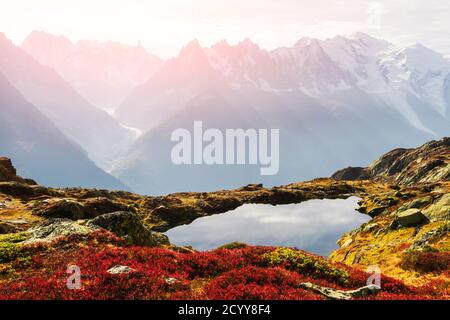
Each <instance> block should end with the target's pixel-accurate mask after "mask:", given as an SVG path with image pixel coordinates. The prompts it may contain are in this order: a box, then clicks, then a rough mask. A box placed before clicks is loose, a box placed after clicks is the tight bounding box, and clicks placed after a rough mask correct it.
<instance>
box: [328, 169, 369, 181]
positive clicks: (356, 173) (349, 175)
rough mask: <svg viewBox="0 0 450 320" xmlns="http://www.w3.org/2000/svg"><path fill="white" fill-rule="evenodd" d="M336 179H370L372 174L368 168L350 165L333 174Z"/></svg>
mask: <svg viewBox="0 0 450 320" xmlns="http://www.w3.org/2000/svg"><path fill="white" fill-rule="evenodd" d="M331 178H332V179H335V180H368V179H370V178H371V174H370V172H369V170H367V168H362V167H348V168H345V169H342V170H339V171H337V172H335V173H334V174H333V175H332V176H331Z"/></svg>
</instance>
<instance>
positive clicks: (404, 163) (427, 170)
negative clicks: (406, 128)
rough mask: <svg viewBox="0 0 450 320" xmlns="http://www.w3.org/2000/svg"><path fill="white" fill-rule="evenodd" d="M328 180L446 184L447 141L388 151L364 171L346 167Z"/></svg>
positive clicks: (449, 157) (449, 171) (449, 159)
mask: <svg viewBox="0 0 450 320" xmlns="http://www.w3.org/2000/svg"><path fill="white" fill-rule="evenodd" d="M332 178H333V179H336V180H365V179H372V180H375V181H380V182H389V183H392V184H403V185H414V184H419V183H432V182H438V181H450V138H443V139H442V140H439V141H431V142H428V143H426V144H424V145H423V146H421V147H419V148H416V149H395V150H392V151H390V152H388V153H386V154H385V155H383V156H382V157H380V158H379V159H378V160H376V161H375V162H373V163H372V164H371V165H370V166H369V167H367V168H354V167H350V168H346V169H343V170H340V171H338V172H336V173H335V174H333V175H332Z"/></svg>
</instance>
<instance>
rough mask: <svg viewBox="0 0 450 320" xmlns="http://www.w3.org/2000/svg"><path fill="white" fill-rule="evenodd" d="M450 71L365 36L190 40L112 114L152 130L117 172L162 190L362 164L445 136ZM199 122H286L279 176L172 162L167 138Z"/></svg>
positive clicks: (429, 57)
mask: <svg viewBox="0 0 450 320" xmlns="http://www.w3.org/2000/svg"><path fill="white" fill-rule="evenodd" d="M449 74H450V63H449V61H448V60H446V59H445V58H444V57H443V56H442V55H440V54H438V53H436V52H434V51H432V50H430V49H428V48H425V47H424V46H422V45H419V44H414V45H411V46H408V47H404V48H399V47H396V46H395V45H393V44H391V43H388V42H386V41H384V40H380V39H375V38H373V37H371V36H369V35H366V34H361V33H358V34H354V35H352V36H348V37H342V36H338V37H335V38H332V39H328V40H317V39H310V38H304V39H301V40H299V41H298V42H297V43H296V44H295V45H294V46H292V47H286V48H277V49H275V50H272V51H267V50H264V49H261V48H260V47H259V46H258V45H257V44H254V43H253V42H251V41H250V40H248V39H247V40H244V41H242V42H241V43H239V44H237V45H233V46H232V45H229V44H228V43H227V42H225V41H223V42H220V43H218V44H216V45H214V46H212V47H209V48H203V47H201V46H200V44H199V42H198V41H193V42H191V43H189V44H188V45H187V46H185V47H184V48H183V49H182V50H181V51H180V54H179V56H178V57H175V58H173V59H170V60H168V61H166V62H165V64H164V65H163V66H162V68H161V69H160V70H159V71H158V72H157V73H155V75H153V76H152V77H150V79H149V80H148V81H147V82H146V83H145V84H143V85H141V86H138V87H137V88H136V89H135V90H134V91H133V93H132V94H131V95H130V96H129V97H128V98H127V99H125V101H124V102H123V103H122V104H121V105H120V106H119V107H118V109H117V110H116V113H115V117H116V119H118V121H119V122H121V123H125V124H126V125H127V126H131V127H137V128H139V129H140V130H142V131H144V132H146V133H145V134H144V135H143V136H142V137H140V139H138V140H137V141H136V142H135V143H134V145H133V146H132V148H131V149H130V152H129V154H128V156H127V157H126V158H125V159H124V160H122V161H121V162H120V163H119V165H118V166H116V169H115V170H114V171H113V173H114V174H115V175H116V176H118V177H119V178H120V179H122V180H123V181H125V182H126V183H128V184H130V185H132V186H133V187H134V188H135V189H136V190H137V191H139V192H163V193H164V192H172V191H182V190H196V191H200V190H211V189H216V188H222V187H223V188H233V187H237V186H238V185H240V184H242V183H244V182H247V183H249V182H250V183H257V182H263V183H267V184H269V185H273V184H282V183H286V182H289V181H293V180H298V179H308V178H313V177H316V176H326V175H329V174H331V173H332V172H333V171H335V170H337V169H338V168H339V167H342V166H344V165H345V164H348V163H350V164H351V165H355V166H358V165H366V164H367V163H368V162H369V161H370V159H371V158H373V157H376V155H377V154H379V153H383V152H386V151H387V150H389V149H391V148H393V147H395V146H403V147H410V146H413V145H416V144H420V143H423V142H424V141H427V140H430V139H433V138H436V137H442V136H445V135H448V134H449V132H450V112H449V109H450V104H449V101H450V100H449V98H450V88H449V85H450V76H449ZM195 120H202V121H203V122H204V125H205V127H211V128H219V129H225V128H244V129H246V128H279V129H280V139H281V141H280V144H281V145H280V172H279V173H278V174H277V175H276V176H271V177H261V176H259V175H258V173H257V170H256V168H254V167H250V166H248V167H246V166H235V167H233V166H223V167H220V166H219V167H218V166H211V167H207V166H175V165H173V164H172V163H171V161H170V147H171V145H170V143H169V141H170V134H171V132H172V131H173V130H175V129H177V128H192V123H193V121H195ZM253 169H255V170H253Z"/></svg>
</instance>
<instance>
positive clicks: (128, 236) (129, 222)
mask: <svg viewBox="0 0 450 320" xmlns="http://www.w3.org/2000/svg"><path fill="white" fill-rule="evenodd" d="M86 225H87V226H90V227H101V228H103V229H106V230H108V231H110V232H112V233H114V234H116V235H118V236H120V237H123V238H124V239H125V241H126V242H127V243H129V244H133V245H140V246H150V247H156V246H161V245H169V244H170V243H169V239H168V238H167V236H165V235H163V234H160V233H156V232H152V231H151V230H150V229H149V228H147V227H146V226H145V225H144V224H143V223H142V222H141V221H140V219H139V217H138V216H137V215H136V214H134V213H131V212H127V211H119V212H112V213H107V214H104V215H101V216H98V217H96V218H94V219H92V220H89V221H88V222H87V223H86Z"/></svg>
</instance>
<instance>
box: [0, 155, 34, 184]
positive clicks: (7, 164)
mask: <svg viewBox="0 0 450 320" xmlns="http://www.w3.org/2000/svg"><path fill="white" fill-rule="evenodd" d="M8 181H17V182H22V183H26V184H31V185H34V184H36V182H35V181H34V180H31V179H24V178H22V177H20V176H18V175H17V171H16V168H14V166H13V164H12V162H11V159H9V158H6V157H0V182H8Z"/></svg>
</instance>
